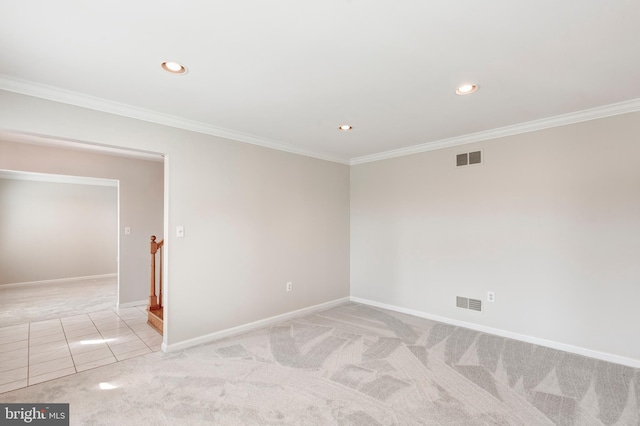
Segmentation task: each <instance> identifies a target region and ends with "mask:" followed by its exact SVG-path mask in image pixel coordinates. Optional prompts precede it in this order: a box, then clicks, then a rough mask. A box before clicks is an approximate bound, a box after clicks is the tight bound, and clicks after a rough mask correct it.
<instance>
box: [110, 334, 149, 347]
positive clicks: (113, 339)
mask: <svg viewBox="0 0 640 426" xmlns="http://www.w3.org/2000/svg"><path fill="white" fill-rule="evenodd" d="M106 337H107V336H105V338H106ZM108 340H109V342H108V343H107V344H108V345H109V346H113V345H120V344H122V343H127V342H133V341H134V340H141V339H140V338H139V337H138V336H137V335H136V333H134V332H131V333H128V334H122V335H120V336H108Z"/></svg>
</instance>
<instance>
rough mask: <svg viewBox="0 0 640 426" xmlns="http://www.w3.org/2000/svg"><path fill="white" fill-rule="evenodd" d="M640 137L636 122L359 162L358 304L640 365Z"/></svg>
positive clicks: (354, 221) (354, 262)
mask: <svg viewBox="0 0 640 426" xmlns="http://www.w3.org/2000/svg"><path fill="white" fill-rule="evenodd" d="M639 135H640V113H633V114H626V115H620V116H616V117H610V118H606V119H600V120H596V121H589V122H584V123H580V124H575V125H571V126H566V127H560V128H555V129H548V130H544V131H538V132H534V133H528V134H522V135H518V136H511V137H506V138H501V139H495V140H491V141H486V142H480V143H475V144H470V145H465V146H460V147H456V148H450V149H443V150H438V151H432V152H425V153H421V154H416V155H411V156H406V157H401V158H395V159H389V160H384V161H379V162H374V163H368V164H362V165H357V166H353V167H352V168H351V294H352V296H355V297H359V298H363V299H368V300H372V301H375V302H379V303H384V304H389V305H394V306H398V307H401V308H405V309H412V310H416V311H419V312H423V313H427V314H430V315H438V316H442V317H446V318H450V319H453V320H456V321H465V322H470V323H474V324H478V325H481V326H486V327H492V328H495V329H499V330H505V331H508V332H512V333H519V334H524V335H526V336H532V337H535V338H540V339H547V340H550V341H554V342H560V343H563V344H568V345H574V346H577V347H580V348H586V349H589V350H593V351H599V352H604V353H608V354H613V355H615V356H619V357H625V358H630V359H633V360H636V361H637V360H640V339H639V338H638V324H640V310H638V301H639V300H640V285H639V284H640V261H639V255H640V166H639V161H640V143H638V140H639V139H638V137H639ZM477 149H482V150H483V151H484V158H485V164H483V165H481V166H469V167H465V168H455V167H454V166H453V165H454V157H455V154H457V153H460V152H467V151H472V150H477ZM487 291H495V293H496V302H495V303H485V308H486V310H485V312H484V313H477V312H473V311H468V310H462V309H459V308H456V307H455V296H457V295H460V296H468V297H473V298H480V299H485V297H486V293H487Z"/></svg>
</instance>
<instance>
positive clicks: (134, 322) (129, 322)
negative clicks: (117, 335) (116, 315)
mask: <svg viewBox="0 0 640 426" xmlns="http://www.w3.org/2000/svg"><path fill="white" fill-rule="evenodd" d="M147 321H149V318H148V317H146V316H145V317H142V318H131V319H126V320H124V322H126V323H127V325H128V326H129V327H131V326H134V325H147Z"/></svg>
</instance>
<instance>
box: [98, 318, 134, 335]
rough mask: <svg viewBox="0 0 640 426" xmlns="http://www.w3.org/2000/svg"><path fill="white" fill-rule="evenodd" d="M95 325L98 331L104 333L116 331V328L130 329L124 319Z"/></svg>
mask: <svg viewBox="0 0 640 426" xmlns="http://www.w3.org/2000/svg"><path fill="white" fill-rule="evenodd" d="M96 327H97V328H98V330H99V331H100V333H106V332H109V331H117V330H130V328H129V326H127V324H126V323H125V322H124V321H120V322H117V323H116V322H113V323H107V324H97V325H96Z"/></svg>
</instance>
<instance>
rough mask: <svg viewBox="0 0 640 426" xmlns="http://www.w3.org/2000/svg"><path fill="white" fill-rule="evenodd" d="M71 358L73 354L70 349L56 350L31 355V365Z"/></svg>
mask: <svg viewBox="0 0 640 426" xmlns="http://www.w3.org/2000/svg"><path fill="white" fill-rule="evenodd" d="M68 356H71V352H70V351H69V348H68V347H64V348H60V349H55V350H53V351H49V352H42V353H38V354H29V363H31V364H39V363H41V362H45V361H51V360H54V359H59V358H64V357H68Z"/></svg>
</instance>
